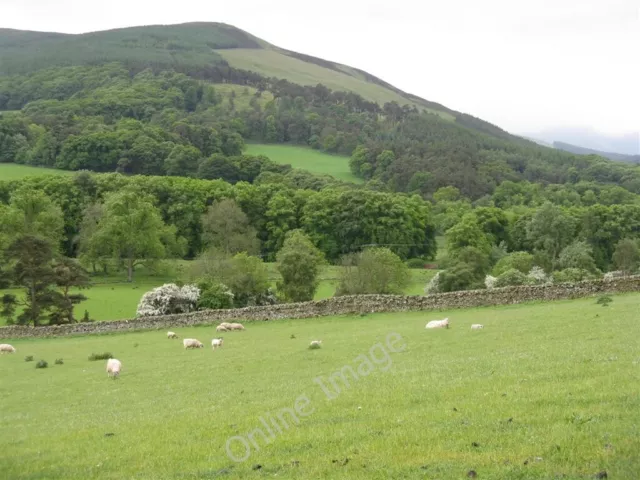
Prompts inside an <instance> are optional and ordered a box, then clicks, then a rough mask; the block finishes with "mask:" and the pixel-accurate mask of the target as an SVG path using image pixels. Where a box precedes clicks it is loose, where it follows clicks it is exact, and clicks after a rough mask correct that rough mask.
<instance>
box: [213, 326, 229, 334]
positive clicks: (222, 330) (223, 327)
mask: <svg viewBox="0 0 640 480" xmlns="http://www.w3.org/2000/svg"><path fill="white" fill-rule="evenodd" d="M228 331H229V328H227V326H226V325H222V324H220V325H218V326H217V327H216V332H228Z"/></svg>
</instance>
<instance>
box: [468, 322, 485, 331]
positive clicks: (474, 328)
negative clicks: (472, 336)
mask: <svg viewBox="0 0 640 480" xmlns="http://www.w3.org/2000/svg"><path fill="white" fill-rule="evenodd" d="M482 328H484V325H480V324H479V323H474V324H473V325H471V330H480V329H482Z"/></svg>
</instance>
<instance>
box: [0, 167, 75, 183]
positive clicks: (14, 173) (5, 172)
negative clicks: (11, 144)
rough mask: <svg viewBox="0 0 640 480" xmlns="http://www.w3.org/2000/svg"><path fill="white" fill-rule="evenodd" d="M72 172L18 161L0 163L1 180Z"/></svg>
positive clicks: (69, 173)
mask: <svg viewBox="0 0 640 480" xmlns="http://www.w3.org/2000/svg"><path fill="white" fill-rule="evenodd" d="M72 173H73V172H69V171H66V170H56V169H53V168H40V167H31V166H29V165H18V164H16V163H0V181H2V180H20V179H21V178H25V177H35V176H37V175H71V174H72Z"/></svg>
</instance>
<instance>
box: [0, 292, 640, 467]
mask: <svg viewBox="0 0 640 480" xmlns="http://www.w3.org/2000/svg"><path fill="white" fill-rule="evenodd" d="M639 301H640V295H638V294H632V295H621V296H615V297H614V302H613V303H612V304H611V305H610V306H609V307H606V308H603V307H600V306H596V305H595V300H594V299H583V300H577V301H563V302H555V303H546V304H530V305H517V306H504V307H500V308H481V309H470V310H455V311H443V312H403V313H396V314H376V315H368V316H364V317H359V316H357V317H348V316H340V317H332V318H328V317H327V318H316V319H306V320H278V321H273V322H255V323H245V326H246V330H245V331H243V332H233V333H225V334H224V342H225V343H224V346H223V347H222V348H220V349H217V350H215V351H212V349H211V347H210V342H211V338H214V337H216V336H218V335H216V332H215V329H214V327H212V326H207V327H192V328H175V329H173V330H175V331H176V332H177V333H178V335H179V336H180V337H181V338H184V337H191V338H197V339H199V340H200V341H202V342H203V343H204V344H205V348H203V349H201V350H185V349H184V348H183V347H182V344H181V341H180V340H168V339H167V338H166V335H165V331H164V330H162V331H146V332H139V333H126V334H113V335H96V336H85V337H66V338H56V339H21V340H10V339H6V340H7V341H9V342H10V343H11V344H13V345H14V346H15V347H16V348H17V353H16V354H9V355H2V356H0V364H1V367H0V368H1V371H2V377H1V378H2V380H1V381H0V398H2V415H1V416H0V428H1V429H2V431H3V432H5V434H4V435H2V436H0V471H1V472H2V477H3V478H7V479H9V478H10V479H12V480H26V479H36V478H37V479H47V480H54V479H61V480H62V479H64V480H75V479H77V480H85V479H88V478H92V479H122V478H140V479H142V478H144V479H150V478H153V479H202V478H211V479H213V478H227V479H240V478H242V479H245V478H258V477H260V478H262V477H267V476H268V477H276V476H277V478H283V479H335V478H348V479H362V480H365V479H366V480H372V479H373V480H375V479H380V480H388V479H391V478H397V479H400V478H403V479H414V478H415V479H423V478H428V479H463V478H473V476H471V477H469V476H468V472H470V471H471V470H473V471H475V472H476V474H477V478H478V479H480V480H485V479H490V480H499V479H500V480H501V479H523V480H524V479H526V480H543V479H545V480H546V479H556V478H557V479H560V478H562V479H571V480H578V479H589V478H596V477H595V475H596V474H598V472H602V471H606V472H607V475H608V477H607V478H611V479H625V480H634V479H636V478H637V474H638V472H640V456H639V455H638V451H640V434H639V433H640V432H639V431H638V428H639V427H638V426H639V425H640V397H639V396H638V382H637V379H638V371H639V370H638V369H639V368H640V350H638V337H639V336H640V324H639V323H638V321H637V308H638V302H639ZM445 316H447V317H449V319H450V321H451V328H450V329H448V330H425V328H424V325H425V323H426V322H427V321H428V320H431V319H435V318H443V317H445ZM472 323H482V324H484V326H485V328H484V330H480V331H471V330H470V328H469V327H470V325H471V324H472ZM315 339H319V340H322V341H323V344H322V348H321V349H318V350H309V349H308V344H309V342H310V341H311V340H315ZM101 352H111V353H112V354H114V356H115V357H116V358H118V359H119V360H121V361H122V364H123V370H122V374H121V375H120V378H119V379H117V380H112V379H109V378H108V377H107V374H106V372H105V365H106V361H104V360H101V361H97V362H90V361H88V359H87V357H88V356H89V355H90V354H92V353H101ZM27 355H31V356H33V357H34V360H35V361H38V360H40V359H45V360H46V361H48V362H49V368H47V369H36V368H35V362H25V361H24V357H25V356H27ZM57 358H62V359H63V360H64V364H63V365H55V364H54V360H55V359H57ZM340 372H342V375H343V376H341V373H340ZM263 422H264V423H263ZM265 424H266V427H268V428H266V427H265ZM258 429H260V430H258ZM254 442H255V443H254ZM227 446H228V447H227ZM600 478H605V477H600Z"/></svg>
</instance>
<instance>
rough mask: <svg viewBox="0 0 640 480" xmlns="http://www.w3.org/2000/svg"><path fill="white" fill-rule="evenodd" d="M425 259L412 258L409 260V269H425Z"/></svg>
mask: <svg viewBox="0 0 640 480" xmlns="http://www.w3.org/2000/svg"><path fill="white" fill-rule="evenodd" d="M425 263H427V262H425V261H424V259H422V258H410V259H409V260H407V267H409V268H415V269H417V268H424V265H425Z"/></svg>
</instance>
